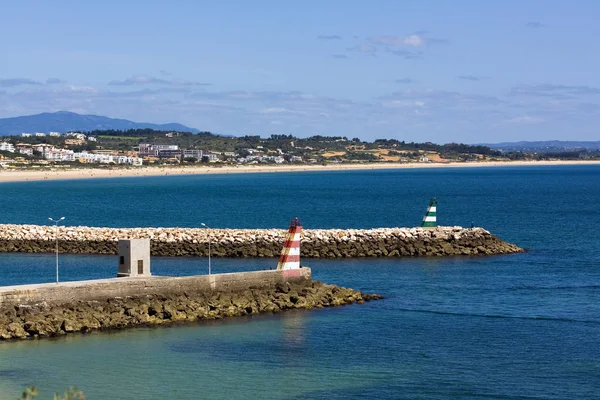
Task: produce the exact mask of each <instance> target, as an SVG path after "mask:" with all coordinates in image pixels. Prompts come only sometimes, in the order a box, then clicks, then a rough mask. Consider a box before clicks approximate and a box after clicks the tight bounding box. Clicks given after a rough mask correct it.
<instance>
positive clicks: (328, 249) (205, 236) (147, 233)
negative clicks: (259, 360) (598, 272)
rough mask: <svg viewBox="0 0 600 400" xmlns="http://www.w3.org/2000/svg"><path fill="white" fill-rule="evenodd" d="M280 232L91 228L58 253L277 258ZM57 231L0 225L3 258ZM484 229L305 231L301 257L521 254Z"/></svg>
mask: <svg viewBox="0 0 600 400" xmlns="http://www.w3.org/2000/svg"><path fill="white" fill-rule="evenodd" d="M285 232H286V231H284V230H279V229H198V228H90V227H84V226H69V227H60V228H59V231H58V239H59V251H60V252H62V253H76V254H116V253H117V241H118V240H119V239H138V238H150V239H151V240H152V245H151V249H152V255H155V256H192V257H194V256H207V255H208V242H209V241H210V242H211V256H213V257H277V256H278V255H279V253H280V252H281V248H282V246H283V241H284V236H285ZM54 246H55V243H54V228H53V227H50V226H37V225H0V252H23V253H45V252H48V253H49V252H53V251H54ZM521 251H523V249H521V248H519V247H518V246H516V245H513V244H510V243H507V242H504V241H502V240H500V239H498V238H497V237H496V236H494V235H492V234H491V233H490V232H488V231H486V230H485V229H482V228H469V229H467V228H461V227H438V228H433V229H432V228H379V229H369V230H363V229H326V230H325V229H307V230H304V231H303V233H302V249H301V252H302V256H303V257H310V258H347V257H414V256H450V255H478V254H484V255H490V254H507V253H516V252H521Z"/></svg>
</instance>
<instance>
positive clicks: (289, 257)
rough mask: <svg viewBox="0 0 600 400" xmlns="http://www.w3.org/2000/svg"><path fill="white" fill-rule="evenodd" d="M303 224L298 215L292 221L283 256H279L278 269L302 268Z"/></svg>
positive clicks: (282, 252)
mask: <svg viewBox="0 0 600 400" xmlns="http://www.w3.org/2000/svg"><path fill="white" fill-rule="evenodd" d="M301 233H302V225H300V221H298V217H296V219H294V220H292V222H291V223H290V229H289V230H288V233H287V235H286V237H285V242H284V244H283V250H281V257H279V264H277V269H278V270H284V271H285V270H289V269H300V234H301Z"/></svg>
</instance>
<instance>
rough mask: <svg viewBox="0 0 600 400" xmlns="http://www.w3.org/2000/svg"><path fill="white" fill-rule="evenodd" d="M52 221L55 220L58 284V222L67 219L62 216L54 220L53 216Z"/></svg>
mask: <svg viewBox="0 0 600 400" xmlns="http://www.w3.org/2000/svg"><path fill="white" fill-rule="evenodd" d="M48 219H49V220H50V221H52V222H54V240H55V242H56V284H57V285H58V223H59V222H60V221H62V220H64V219H65V217H60V219H57V220H53V219H52V218H48Z"/></svg>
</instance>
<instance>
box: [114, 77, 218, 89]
mask: <svg viewBox="0 0 600 400" xmlns="http://www.w3.org/2000/svg"><path fill="white" fill-rule="evenodd" d="M108 84H109V85H111V86H134V85H167V86H210V83H199V82H192V81H188V80H185V79H161V78H155V77H152V76H147V75H134V76H132V77H130V78H127V79H124V80H122V81H110V82H108Z"/></svg>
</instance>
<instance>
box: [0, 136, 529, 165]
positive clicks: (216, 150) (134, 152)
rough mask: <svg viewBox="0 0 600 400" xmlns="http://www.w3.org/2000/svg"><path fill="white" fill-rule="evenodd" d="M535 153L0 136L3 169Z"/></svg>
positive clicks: (425, 159) (398, 144) (279, 141)
mask: <svg viewBox="0 0 600 400" xmlns="http://www.w3.org/2000/svg"><path fill="white" fill-rule="evenodd" d="M532 157H533V155H531V154H525V153H519V152H511V153H505V152H503V151H501V150H495V149H491V148H489V147H486V146H479V145H465V144H457V143H449V144H444V145H438V144H434V143H429V142H427V143H412V142H411V143H406V142H404V141H399V140H395V139H377V140H375V141H373V142H366V141H361V140H360V139H358V138H354V139H348V138H346V137H339V136H333V137H329V136H312V137H308V138H298V137H294V136H292V135H271V136H270V137H268V138H261V137H260V136H242V137H229V136H220V135H215V134H212V133H210V132H200V133H197V134H193V133H190V132H173V131H156V130H151V129H132V130H128V131H116V130H104V131H101V130H99V131H92V132H76V131H75V132H64V133H62V132H55V131H52V132H36V133H21V134H20V135H15V136H6V137H3V139H1V140H0V167H2V168H4V169H28V168H45V167H60V166H62V167H70V166H76V167H86V166H89V167H94V166H106V167H109V166H118V167H141V166H153V165H154V166H162V165H191V164H204V165H207V166H236V165H237V166H240V165H248V166H251V165H274V166H275V165H327V164H342V163H344V164H364V163H378V164H381V163H407V164H408V163H422V164H429V163H436V164H444V163H457V162H458V163H461V162H485V161H513V160H527V159H531V158H532ZM537 157H538V158H539V155H537Z"/></svg>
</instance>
